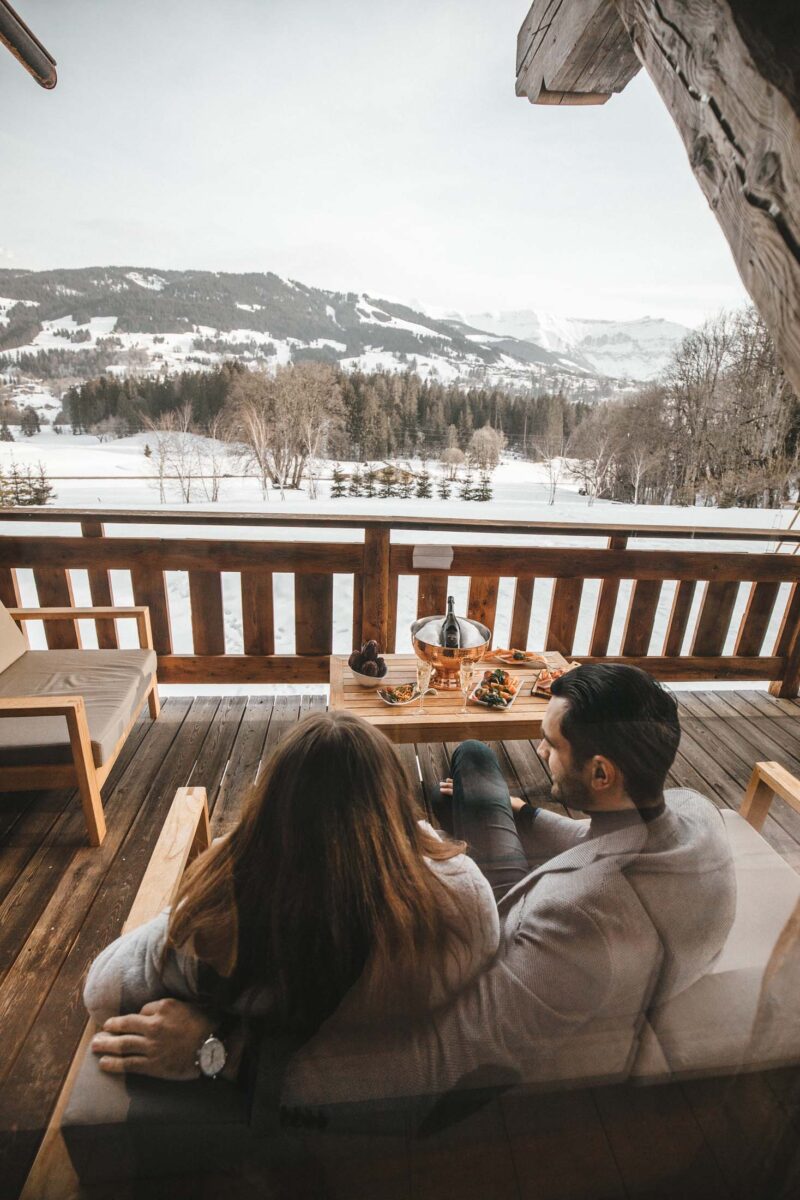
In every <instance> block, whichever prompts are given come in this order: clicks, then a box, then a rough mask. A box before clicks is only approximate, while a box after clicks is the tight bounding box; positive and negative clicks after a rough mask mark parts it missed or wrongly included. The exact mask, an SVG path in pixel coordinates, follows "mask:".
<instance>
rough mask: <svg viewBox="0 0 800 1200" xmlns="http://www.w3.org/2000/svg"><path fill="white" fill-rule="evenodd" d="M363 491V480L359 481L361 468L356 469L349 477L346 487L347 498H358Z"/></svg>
mask: <svg viewBox="0 0 800 1200" xmlns="http://www.w3.org/2000/svg"><path fill="white" fill-rule="evenodd" d="M362 490H363V480H362V479H361V468H360V467H356V468H355V470H354V471H353V474H352V475H351V476H350V483H349V484H348V487H347V494H348V496H360V495H361V493H362Z"/></svg>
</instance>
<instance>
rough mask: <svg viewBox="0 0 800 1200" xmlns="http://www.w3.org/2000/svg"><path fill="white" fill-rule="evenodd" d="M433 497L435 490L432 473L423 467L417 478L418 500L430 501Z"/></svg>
mask: <svg viewBox="0 0 800 1200" xmlns="http://www.w3.org/2000/svg"><path fill="white" fill-rule="evenodd" d="M432 495H433V489H432V488H431V476H430V472H429V471H428V470H427V468H425V467H423V469H422V470H421V471H420V473H419V475H418V476H417V499H418V500H430V498H431V496H432Z"/></svg>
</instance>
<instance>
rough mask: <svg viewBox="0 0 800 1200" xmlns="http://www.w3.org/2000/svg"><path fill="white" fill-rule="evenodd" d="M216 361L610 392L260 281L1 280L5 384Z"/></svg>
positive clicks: (580, 367)
mask: <svg viewBox="0 0 800 1200" xmlns="http://www.w3.org/2000/svg"><path fill="white" fill-rule="evenodd" d="M224 358H238V359H241V360H243V361H247V362H253V363H259V362H260V363H266V364H269V365H273V366H274V365H277V364H283V363H289V362H292V361H300V360H309V359H315V360H322V361H326V362H332V363H338V364H340V365H341V366H342V367H343V368H344V369H345V370H356V369H362V370H375V369H377V368H383V369H385V370H387V371H406V370H412V371H416V372H417V373H418V374H419V375H421V376H423V377H436V378H439V379H441V380H443V381H444V382H457V383H460V384H464V385H465V386H466V385H472V384H476V385H477V384H480V385H486V386H501V387H505V388H511V389H524V390H526V391H528V390H531V389H533V390H535V391H539V390H555V389H559V390H562V391H564V392H567V393H569V394H572V395H575V396H581V397H582V398H585V399H588V400H591V399H599V398H601V397H603V396H607V395H609V394H610V393H611V392H613V390H614V387H615V385H614V383H613V382H612V381H611V380H609V379H606V378H603V377H602V376H601V373H600V372H598V371H597V370H596V369H595V368H594V367H592V366H591V365H590V364H589V362H588V360H587V359H586V358H585V357H583V356H574V355H571V354H570V353H568V352H564V351H562V349H561V348H560V347H557V348H555V349H552V350H551V349H549V348H547V347H544V346H541V345H537V344H535V343H534V342H532V341H531V340H530V339H527V338H526V339H519V338H517V337H516V336H515V335H514V334H511V333H509V332H508V331H506V330H497V331H492V330H488V329H484V330H481V329H478V328H474V327H473V326H472V325H471V324H470V323H469V322H465V321H463V320H454V319H447V320H440V319H437V318H434V317H431V316H429V315H426V314H425V313H423V312H419V311H417V310H415V309H413V308H410V307H408V306H406V305H403V304H399V303H397V302H395V301H388V300H381V299H378V298H375V297H373V296H368V295H365V294H357V293H355V292H347V293H343V292H331V291H326V290H324V289H321V288H315V287H308V286H306V285H305V284H302V283H298V282H296V281H295V280H289V279H282V278H281V277H280V276H278V275H274V274H271V273H268V274H255V273H253V274H229V273H218V272H211V271H165V270H159V269H155V268H151V267H146V268H145V267H138V268H134V267H93V268H82V269H80V270H54V271H19V270H0V373H4V374H6V375H7V376H8V375H9V374H13V375H14V376H15V377H19V376H20V375H24V376H25V378H26V379H28V380H45V379H57V378H58V379H62V380H64V379H73V378H88V377H90V376H93V375H98V374H101V373H103V372H105V371H110V372H115V373H119V374H125V373H128V372H138V373H158V372H159V371H162V370H164V369H167V370H170V371H173V370H181V369H195V370H197V369H202V368H203V367H205V366H209V365H211V364H213V363H215V362H219V361H220V360H222V359H224Z"/></svg>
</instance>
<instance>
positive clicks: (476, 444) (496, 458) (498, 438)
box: [467, 424, 506, 471]
mask: <svg viewBox="0 0 800 1200" xmlns="http://www.w3.org/2000/svg"><path fill="white" fill-rule="evenodd" d="M505 444H506V439H505V434H503V433H501V432H500V430H498V429H493V428H492V426H491V425H488V424H487V425H484V426H483V428H482V429H476V430H475V432H474V433H473V435H472V437H471V438H470V439H469V446H468V447H467V455H468V457H469V460H470V462H471V463H472V465H473V466H476V467H478V468H479V470H481V471H491V470H493V469H494V468H495V467H496V466H497V464H498V463H499V462H500V455H501V454H502V452H503V449H504V447H505Z"/></svg>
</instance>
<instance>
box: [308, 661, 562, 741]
mask: <svg viewBox="0 0 800 1200" xmlns="http://www.w3.org/2000/svg"><path fill="white" fill-rule="evenodd" d="M543 657H544V659H545V661H546V662H547V665H548V666H549V667H566V666H567V665H568V664H567V660H566V659H565V658H564V656H563V655H562V654H560V653H558V652H557V651H546V652H545V653H544V654H543ZM384 658H385V659H386V666H387V668H388V671H387V673H386V675H384V677H383V679H381V680H380V683H381V684H384V685H385V684H388V685H389V686H391V687H397V685H398V684H401V683H413V682H416V670H417V659H416V656H415V655H413V654H385V655H384ZM330 661H331V696H330V703H329V706H330V708H332V709H346V710H347V711H348V712H354V713H356V714H357V715H358V716H359V717H364V718H365V719H366V720H367V721H370V722H371V723H372V724H373V725H375V726H376V727H377V728H378V729H380V730H381V731H382V732H383V733H385V734H386V736H387V737H388V738H389V739H390V740H391V741H393V742H459V741H464V740H465V739H466V738H482V739H483V740H484V741H501V740H502V741H511V740H514V739H515V738H531V737H534V738H535V737H538V736H539V734H540V733H541V728H542V717H543V716H544V712H545V709H546V708H547V704H548V701H547V699H546V698H545V697H543V696H532V695H531V694H530V684H531V683H532V682H533V679H534V677H535V675H536V670H537V668H532V667H530V666H528V667H526V666H521V667H513V666H509V667H505V668H504V670H507V671H508V672H509V674H511V675H517V676H520V677H521V678H522V680H523V683H522V687H521V688H520V691H519V694H518V695H517V697H516V699H515V701H514V703H513V705H512V706H511V707H510V708H508V709H500V710H497V709H489V708H486V707H484V706H483V705H480V704H473V703H469V704H468V705H467V710H468V711H467V712H466V713H462V711H461V709H462V708H463V704H464V698H463V696H462V695H461V692H460V691H459V690H458V689H457V688H449V689H447V690H442V691H440V692H439V694H438V695H436V696H426V697H425V712H424V713H420V711H419V704H409V705H398V706H397V707H393V706H391V705H388V704H384V703H383V701H382V700H381V699H380V698H379V696H378V695H377V691H376V690H374V689H372V688H365V687H361V686H360V685H359V684H358V683H357V682H356V680H355V679H354V678H353V672H352V671H351V670H350V668H349V667H348V665H347V659H346V658H345V657H344V656H343V655H332V656H331V660H330ZM497 665H499V664H497ZM494 667H495V664H493V663H490V662H487V663H481V664H479V666H477V667H476V670H478V671H483V670H493V669H494Z"/></svg>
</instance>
